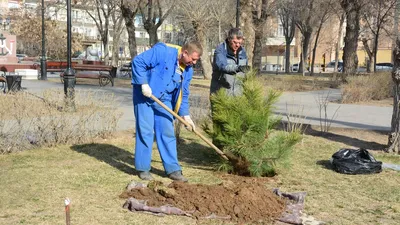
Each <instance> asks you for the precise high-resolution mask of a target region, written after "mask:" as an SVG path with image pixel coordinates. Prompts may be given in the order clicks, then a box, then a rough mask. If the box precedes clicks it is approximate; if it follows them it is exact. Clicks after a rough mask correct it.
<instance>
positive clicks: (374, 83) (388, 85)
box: [341, 72, 393, 103]
mask: <svg viewBox="0 0 400 225" xmlns="http://www.w3.org/2000/svg"><path fill="white" fill-rule="evenodd" d="M341 88H342V103H356V102H368V101H371V100H382V99H386V98H389V97H392V96H393V82H392V77H391V74H390V73H389V72H381V73H375V74H371V75H365V76H353V77H349V78H348V84H344V85H342V86H341Z"/></svg>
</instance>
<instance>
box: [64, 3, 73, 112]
mask: <svg viewBox="0 0 400 225" xmlns="http://www.w3.org/2000/svg"><path fill="white" fill-rule="evenodd" d="M71 26H72V23H71V0H67V52H68V54H67V69H66V70H65V71H64V94H65V106H66V110H67V111H75V70H74V69H73V68H72V66H71V38H72V35H71Z"/></svg>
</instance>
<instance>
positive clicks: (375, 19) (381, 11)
mask: <svg viewBox="0 0 400 225" xmlns="http://www.w3.org/2000/svg"><path fill="white" fill-rule="evenodd" d="M395 5H396V0H368V1H367V2H366V4H365V10H364V14H363V17H362V18H363V22H364V24H365V26H366V28H367V29H366V30H368V31H367V32H366V33H367V34H366V35H363V36H362V39H361V40H362V43H363V45H364V49H365V51H366V52H367V54H368V58H369V65H368V67H367V69H368V71H369V72H374V71H375V68H376V60H377V58H376V54H377V52H378V41H379V35H380V32H381V30H382V29H383V28H384V26H385V25H386V24H387V23H388V21H389V19H390V16H391V15H392V13H393V8H394V7H395ZM369 34H370V35H369ZM369 43H370V44H369ZM370 45H371V46H370Z"/></svg>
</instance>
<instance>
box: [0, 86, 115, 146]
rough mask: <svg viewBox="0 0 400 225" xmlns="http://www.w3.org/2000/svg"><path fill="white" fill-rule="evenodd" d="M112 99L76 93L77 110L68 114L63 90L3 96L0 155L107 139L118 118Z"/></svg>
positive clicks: (0, 101)
mask: <svg viewBox="0 0 400 225" xmlns="http://www.w3.org/2000/svg"><path fill="white" fill-rule="evenodd" d="M113 99H114V97H113V96H111V95H109V94H102V93H101V92H92V91H76V92H75V105H76V110H75V111H74V112H67V111H66V110H64V109H65V102H64V101H65V98H64V93H63V91H62V90H58V89H49V90H45V91H44V92H43V95H42V96H36V95H33V94H30V93H27V92H18V93H15V94H8V95H4V96H2V97H1V98H0V105H1V106H2V107H1V108H0V117H1V118H2V120H1V121H0V153H8V152H15V151H21V150H26V149H30V148H35V147H38V146H55V145H57V144H65V143H83V142H88V141H90V140H92V139H93V138H94V137H97V136H109V135H110V134H111V133H112V132H114V131H115V129H116V126H117V121H118V119H119V117H120V115H121V114H120V113H118V110H117V108H116V106H115V105H113V102H114V101H113Z"/></svg>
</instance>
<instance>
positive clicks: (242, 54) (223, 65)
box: [210, 41, 248, 95]
mask: <svg viewBox="0 0 400 225" xmlns="http://www.w3.org/2000/svg"><path fill="white" fill-rule="evenodd" d="M247 63H248V60H247V55H246V51H245V50H244V48H242V47H240V48H239V49H238V51H237V55H236V56H235V55H234V54H233V51H232V50H231V49H230V47H229V44H228V42H227V41H225V42H223V43H221V44H220V45H218V46H217V48H216V49H215V52H214V61H213V73H212V79H211V86H210V94H212V93H215V92H217V91H218V90H219V89H221V88H225V89H226V92H227V94H228V95H241V94H242V87H241V81H240V78H243V77H244V73H243V72H239V71H238V67H239V65H247Z"/></svg>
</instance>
